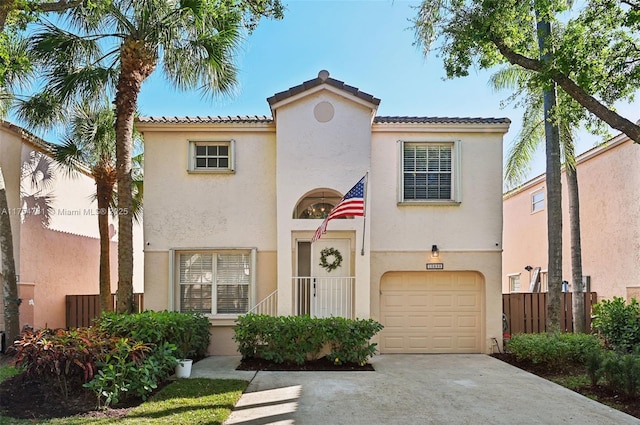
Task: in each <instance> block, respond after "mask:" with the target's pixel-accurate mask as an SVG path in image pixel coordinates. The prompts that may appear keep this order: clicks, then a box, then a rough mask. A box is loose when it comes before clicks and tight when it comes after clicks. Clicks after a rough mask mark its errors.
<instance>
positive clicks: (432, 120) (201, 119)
mask: <svg viewBox="0 0 640 425" xmlns="http://www.w3.org/2000/svg"><path fill="white" fill-rule="evenodd" d="M138 121H139V122H141V123H149V124H225V123H233V124H262V123H264V124H271V123H273V118H271V117H269V116H266V115H237V116H220V115H215V116H210V115H209V116H195V117H140V118H138ZM373 122H374V123H375V124H509V123H510V122H511V120H509V118H464V117H462V118H461V117H408V116H377V117H375V118H374V119H373Z"/></svg>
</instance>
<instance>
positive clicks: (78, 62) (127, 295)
mask: <svg viewBox="0 0 640 425" xmlns="http://www.w3.org/2000/svg"><path fill="white" fill-rule="evenodd" d="M282 12H283V7H282V5H281V3H280V0H244V1H243V0H199V1H195V0H182V1H168V0H135V1H134V0H111V1H107V0H104V1H93V2H83V3H82V4H81V5H79V6H77V7H75V8H72V9H70V10H69V11H68V12H67V13H66V14H65V18H66V19H64V20H63V24H64V25H66V27H65V29H63V28H60V27H58V26H56V25H54V24H52V23H46V22H45V23H44V24H43V27H42V29H41V30H39V31H38V32H36V33H35V34H34V35H33V37H32V41H33V44H32V50H31V51H32V52H33V54H34V55H35V57H36V58H37V59H38V61H39V64H40V65H41V66H42V73H41V76H42V79H43V81H44V84H43V89H42V90H41V91H40V92H39V93H38V94H36V95H35V96H33V97H32V98H31V99H29V100H28V101H26V102H24V103H23V104H22V105H21V106H20V114H19V115H20V117H21V118H23V119H25V121H27V122H31V123H34V124H35V123H37V124H40V125H47V124H49V123H51V122H52V121H56V120H60V121H64V117H63V116H62V115H61V113H62V112H61V111H64V110H65V108H66V107H67V106H68V105H70V104H72V102H73V100H74V99H78V98H95V97H97V96H103V95H104V92H105V91H106V90H109V89H112V90H115V101H114V104H115V115H116V122H115V132H116V176H117V179H116V180H117V190H118V237H119V240H118V300H117V311H118V312H121V313H130V312H132V308H133V283H132V279H133V242H132V195H131V194H132V190H131V189H132V142H133V123H134V119H135V113H136V109H137V102H138V95H139V94H140V91H141V88H142V83H143V82H144V81H145V80H146V79H147V78H148V77H149V76H150V75H151V74H152V73H153V72H154V71H155V70H156V68H157V67H158V66H161V67H162V70H163V73H164V74H165V76H166V77H167V79H168V80H169V81H170V82H171V83H172V84H173V85H174V86H175V87H177V88H178V89H183V90H186V89H192V88H199V89H201V90H203V92H204V93H205V94H210V95H215V94H229V93H230V92H231V91H232V89H233V88H234V86H235V83H236V76H237V70H236V67H235V65H234V54H235V52H236V50H237V48H238V46H239V41H240V39H241V36H242V28H243V27H244V28H249V29H252V28H253V27H255V25H257V22H258V21H259V19H260V18H261V17H263V16H264V17H275V18H280V17H282Z"/></svg>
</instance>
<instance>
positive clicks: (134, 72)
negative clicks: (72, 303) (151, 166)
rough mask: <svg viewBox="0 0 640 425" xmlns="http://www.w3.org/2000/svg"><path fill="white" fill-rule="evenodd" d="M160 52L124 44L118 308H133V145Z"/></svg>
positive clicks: (119, 103)
mask: <svg viewBox="0 0 640 425" xmlns="http://www.w3.org/2000/svg"><path fill="white" fill-rule="evenodd" d="M155 64H156V55H155V52H154V51H150V50H149V49H147V47H146V46H145V44H144V42H142V41H138V40H132V39H127V40H125V42H124V43H123V44H122V46H121V47H120V76H119V78H118V84H117V86H116V99H115V106H116V175H117V182H118V211H117V214H118V292H117V294H118V295H117V303H116V311H117V312H118V313H121V314H122V313H132V312H133V307H134V306H133V214H132V199H131V198H132V193H131V189H132V187H131V180H132V176H131V146H132V142H133V122H134V119H135V113H136V110H137V105H138V95H139V94H140V89H141V87H142V83H143V82H144V80H145V79H146V78H147V77H148V76H149V75H151V73H152V72H153V69H154V68H155Z"/></svg>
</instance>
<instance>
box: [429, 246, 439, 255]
mask: <svg viewBox="0 0 640 425" xmlns="http://www.w3.org/2000/svg"><path fill="white" fill-rule="evenodd" d="M439 256H440V250H439V249H438V245H431V257H433V258H437V257H439Z"/></svg>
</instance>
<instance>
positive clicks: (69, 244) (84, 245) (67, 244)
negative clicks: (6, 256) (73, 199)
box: [20, 220, 118, 329]
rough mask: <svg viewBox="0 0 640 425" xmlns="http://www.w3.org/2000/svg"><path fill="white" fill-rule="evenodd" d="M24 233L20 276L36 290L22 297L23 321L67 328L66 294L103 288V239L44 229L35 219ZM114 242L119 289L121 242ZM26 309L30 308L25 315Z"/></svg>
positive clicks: (113, 284) (113, 273)
mask: <svg viewBox="0 0 640 425" xmlns="http://www.w3.org/2000/svg"><path fill="white" fill-rule="evenodd" d="M21 236H22V238H21V246H22V247H23V249H22V256H21V263H20V269H21V270H22V271H23V273H22V275H21V276H20V280H21V283H22V284H24V285H29V286H30V287H31V288H32V291H33V294H32V296H30V297H29V298H24V299H23V300H22V305H21V307H20V308H21V313H20V319H21V320H20V325H21V326H24V325H27V324H28V325H30V326H33V327H34V328H36V329H38V328H43V327H49V328H52V329H55V328H63V327H65V326H66V310H65V305H66V304H65V296H66V295H82V294H97V293H99V292H100V289H99V270H100V240H99V239H96V238H90V237H86V236H81V235H74V234H71V233H64V232H60V231H56V230H50V229H44V228H42V226H41V225H40V223H39V222H37V221H35V220H27V221H25V223H24V224H23V225H22V234H21ZM110 245H111V252H110V260H111V287H112V289H113V290H114V291H115V288H117V280H118V260H117V250H118V244H117V243H116V242H111V244H110ZM25 247H30V248H29V249H26V248H25ZM25 289H26V288H25ZM21 295H25V294H21ZM29 306H31V307H33V312H32V314H33V319H32V321H29V317H28V309H29ZM22 309H25V310H27V311H25V314H26V316H25V317H23V314H22Z"/></svg>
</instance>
